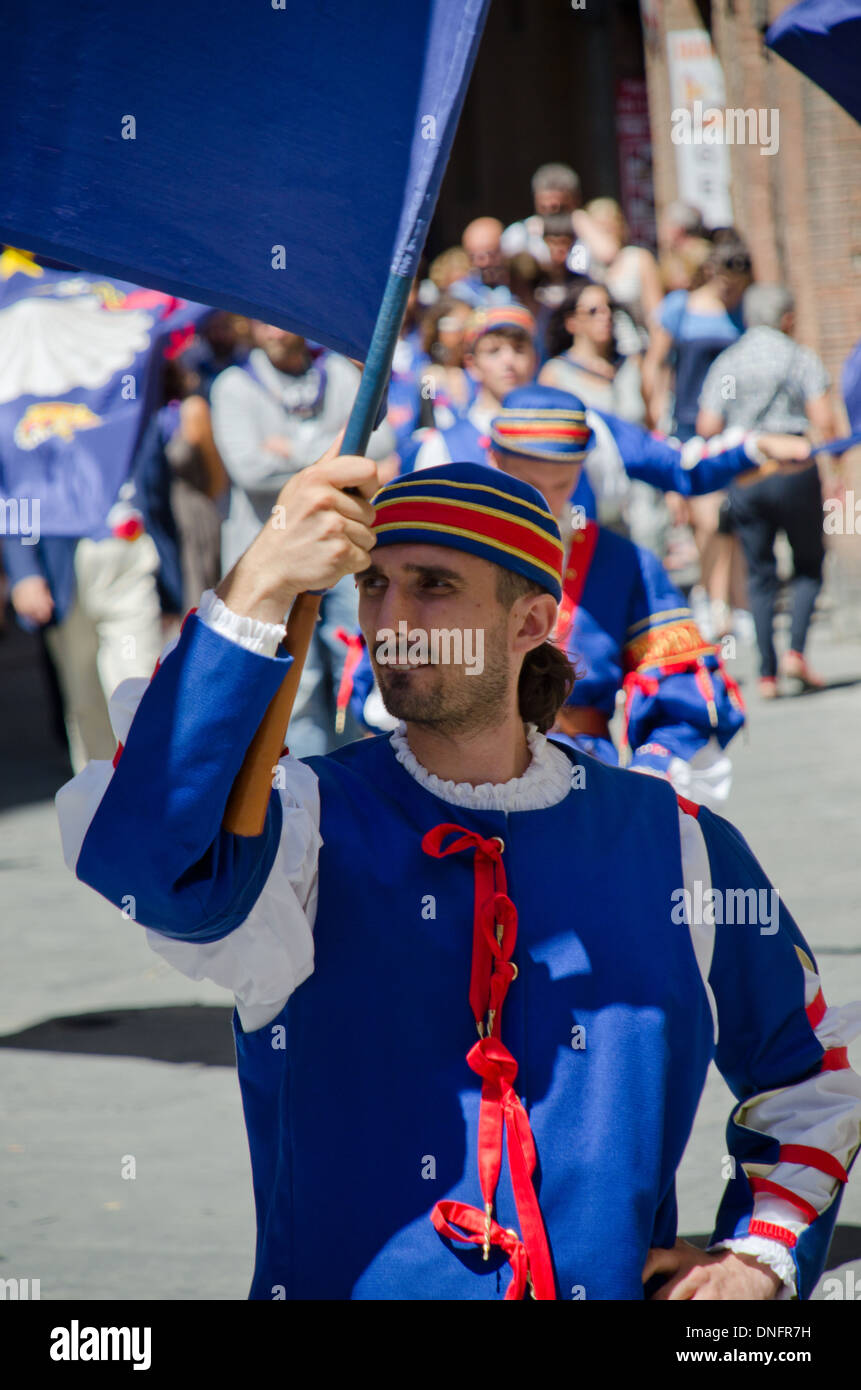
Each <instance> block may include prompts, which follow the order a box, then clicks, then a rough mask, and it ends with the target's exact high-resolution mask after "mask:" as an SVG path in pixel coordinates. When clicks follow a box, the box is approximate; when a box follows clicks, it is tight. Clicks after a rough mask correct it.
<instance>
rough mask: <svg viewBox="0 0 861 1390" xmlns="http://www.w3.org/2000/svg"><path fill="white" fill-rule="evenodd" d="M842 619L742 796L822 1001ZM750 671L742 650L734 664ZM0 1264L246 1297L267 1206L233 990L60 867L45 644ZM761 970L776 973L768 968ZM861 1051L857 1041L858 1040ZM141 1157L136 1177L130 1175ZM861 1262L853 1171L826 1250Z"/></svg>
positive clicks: (0, 1024)
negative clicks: (805, 944) (253, 1153)
mask: <svg viewBox="0 0 861 1390" xmlns="http://www.w3.org/2000/svg"><path fill="white" fill-rule="evenodd" d="M853 631H857V629H854V628H853V625H852V624H850V625H849V627H848V629H847V627H846V625H845V624H844V623H842V622H835V621H833V620H832V619H831V618H829V617H828V616H825V617H824V618H822V619H820V620H819V621H818V623H817V625H816V628H815V630H814V634H813V638H812V642H811V649H810V655H811V658H812V660H813V663H814V664H815V665H818V667H819V668H820V669H821V670H822V671H823V673H824V674H825V675H826V676H828V678H829V679H830V680H831V681H832V682H834V685H833V687H832V688H831V689H829V690H828V691H827V692H825V693H823V694H820V695H815V696H808V697H804V698H801V699H796V700H789V699H786V700H781V701H779V702H777V703H775V704H773V705H763V704H761V703H759V702H758V700H757V696H756V693H755V691H754V690H753V686H752V683H751V681H750V679H748V680H747V681H746V683H745V687H744V688H745V693H746V695H747V697H748V703H749V707H750V730H749V735H748V738H747V741H746V742H743V741H741V740H738V741H737V743H736V745H735V748H736V751H735V760H736V781H735V788H734V791H733V797H732V801H731V804H730V807H729V812H728V814H729V815H730V818H731V819H733V820H734V821H735V822H736V823H737V824H738V826H739V828H740V829H741V830H742V831H743V833H744V834H745V835H746V836H747V838H748V839H749V841H750V842H751V844H752V846H753V847H754V849H755V850H756V852H757V854H758V855H759V857H760V859H761V860H762V862H763V864H764V866H765V868H766V870H767V872H768V873H769V874H770V876H771V878H772V879H773V881H774V883H775V885H776V886H777V888H778V889H779V891H780V893H781V896H782V897H783V898H784V899H785V901H786V902H787V903H788V904H789V906H790V908H791V909H792V911H793V913H794V915H795V917H796V919H797V920H798V922H799V924H800V926H801V928H802V930H803V931H804V932H805V934H806V935H807V937H808V940H809V941H810V943H811V945H812V947H813V949H814V951H815V953H816V955H817V958H818V962H819V967H820V970H821V972H822V974H823V977H824V982H825V991H826V997H827V999H828V1002H829V1003H830V1004H841V1003H846V1002H848V1001H850V1000H852V999H856V998H861V922H859V913H858V901H859V897H861V849H860V848H859V838H858V819H859V809H861V776H859V768H861V684H859V682H861V641H859V639H858V637H857V636H856V635H853ZM733 669H734V671H735V673H736V674H739V675H742V676H744V675H745V674H747V675H748V676H749V674H750V670H751V662H750V653H749V652H748V651H746V650H745V649H744V648H743V647H742V648H740V649H739V654H738V658H737V661H736V662H735V663H734V667H733ZM0 768H2V773H0V777H2V780H3V788H2V793H0V912H1V913H2V959H3V962H4V966H3V972H2V983H0V1047H2V1048H3V1049H4V1052H3V1058H2V1063H0V1073H2V1077H3V1081H2V1085H0V1114H2V1121H0V1135H2V1138H0V1212H2V1224H0V1277H2V1278H10V1277H18V1278H31V1279H32V1278H38V1279H40V1280H41V1293H42V1297H43V1298H45V1299H58V1298H65V1297H72V1296H77V1297H84V1298H92V1299H104V1298H121V1299H131V1298H149V1299H241V1298H244V1297H245V1296H246V1293H247V1289H248V1284H249V1279H250V1275H251V1268H252V1258H253V1245H254V1219H253V1207H252V1197H251V1182H250V1171H249V1163H248V1154H247V1147H246V1140H245V1131H244V1126H243V1122H242V1114H241V1108H240V1100H239V1091H238V1086H237V1081H236V1075H235V1072H234V1070H233V1065H232V1042H231V1036H230V1022H229V1018H230V1012H229V1009H230V1001H229V999H228V998H227V996H226V995H225V994H224V992H223V991H221V990H220V989H218V988H216V987H215V986H210V985H206V984H203V985H195V984H192V983H191V982H190V981H187V980H185V979H184V978H183V977H182V976H180V975H178V974H175V973H173V972H172V971H170V970H169V968H168V967H167V966H166V965H164V964H163V963H161V962H160V960H159V958H158V957H156V956H154V955H153V954H152V953H151V952H150V951H149V949H148V947H147V945H146V943H145V940H144V937H143V933H142V932H141V931H140V929H138V928H136V927H135V926H134V925H133V924H131V923H129V922H126V921H124V920H123V919H122V918H121V916H120V915H119V914H118V913H117V912H116V911H115V910H113V909H112V908H110V907H109V906H108V905H107V904H106V903H104V902H103V901H102V900H101V899H98V898H97V897H96V896H95V895H94V894H93V893H91V892H90V891H89V890H88V889H86V888H84V887H83V886H82V885H80V884H78V883H77V882H76V881H75V880H74V879H73V878H72V876H71V875H70V874H69V873H68V872H67V870H66V869H65V867H64V865H63V863H62V859H61V855H60V847H59V836H58V832H57V827H56V821H55V815H54V809H53V805H52V802H51V800H50V796H51V794H52V792H53V791H54V790H55V789H56V788H57V786H59V785H60V784H61V782H62V781H63V780H65V778H66V777H67V776H68V775H69V773H68V768H67V765H66V763H65V759H64V755H63V753H62V751H61V750H60V748H59V746H58V745H57V744H56V742H55V741H54V738H53V735H52V730H51V727H50V721H49V718H48V714H47V702H46V700H45V699H44V698H43V695H42V676H41V672H40V671H39V669H38V664H37V662H36V659H35V644H34V643H33V642H32V641H31V640H29V639H27V638H25V637H23V636H22V635H21V634H19V633H17V632H11V633H10V634H9V635H8V636H7V637H6V638H5V639H3V640H2V641H0ZM762 987H763V988H764V989H767V988H768V981H767V980H763V982H762ZM850 1056H851V1057H852V1060H853V1063H854V1065H855V1066H856V1067H857V1068H861V1045H859V1044H855V1045H854V1046H853V1048H852V1049H851V1051H850ZM730 1104H731V1098H730V1095H729V1092H728V1091H727V1088H726V1086H725V1085H724V1083H723V1081H722V1080H721V1078H720V1077H719V1076H718V1075H716V1074H713V1075H712V1076H711V1078H710V1081H709V1085H708V1088H707V1091H706V1094H705V1096H704V1099H703V1102H702V1106H701V1109H700V1114H699V1117H698V1120H697V1124H696V1128H695V1131H694V1134H693V1137H692V1139H691V1142H690V1145H689V1148H688V1152H687V1155H686V1157H685V1161H684V1164H683V1166H682V1169H681V1172H680V1177H679V1205H680V1217H681V1230H682V1232H683V1233H684V1234H686V1235H704V1234H706V1233H708V1232H709V1231H710V1229H711V1225H712V1219H713V1216H714V1212H715V1210H716V1207H717V1203H718V1200H719V1196H720V1192H721V1189H722V1177H721V1161H722V1156H723V1154H724V1147H725V1146H724V1126H725V1123H726V1118H727V1115H728V1113H729V1109H730ZM132 1164H133V1166H134V1174H135V1175H134V1177H131V1176H124V1172H125V1174H129V1173H130V1172H131V1170H132ZM850 1262H852V1263H853V1266H854V1268H855V1270H856V1271H858V1272H859V1273H861V1173H859V1172H856V1173H855V1175H854V1179H853V1181H852V1182H850V1184H849V1189H848V1192H847V1194H846V1197H845V1199H844V1202H843V1207H842V1211H841V1216H840V1226H839V1231H838V1237H837V1240H836V1241H835V1245H834V1247H833V1249H832V1260H831V1263H832V1264H833V1265H834V1264H836V1265H838V1266H841V1267H843V1266H846V1265H847V1264H848V1263H850Z"/></svg>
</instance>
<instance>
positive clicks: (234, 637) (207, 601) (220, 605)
mask: <svg viewBox="0 0 861 1390" xmlns="http://www.w3.org/2000/svg"><path fill="white" fill-rule="evenodd" d="M197 616H198V617H199V618H200V620H201V622H204V623H206V626H207V627H209V628H212V630H213V632H218V633H220V635H221V636H222V637H227V638H228V639H229V640H230V641H231V642H236V643H237V645H238V646H240V647H244V648H245V650H246V651H249V652H257V654H258V655H259V656H274V655H275V653H276V652H277V650H278V644H279V642H283V641H284V638H285V636H286V634H287V629H286V627H285V626H284V624H283V623H261V622H260V621H258V619H257V618H244V617H240V615H239V614H238V613H234V612H232V610H231V609H230V608H228V607H227V604H226V603H224V602H223V601H222V600H221V599H220V598H216V596H215V592H214V591H213V590H212V589H207V590H206V592H205V593H204V594H203V596H202V597H201V600H200V603H199V604H198V606H197Z"/></svg>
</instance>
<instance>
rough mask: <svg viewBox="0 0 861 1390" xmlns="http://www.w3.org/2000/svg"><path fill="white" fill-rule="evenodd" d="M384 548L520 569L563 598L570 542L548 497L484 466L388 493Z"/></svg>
mask: <svg viewBox="0 0 861 1390" xmlns="http://www.w3.org/2000/svg"><path fill="white" fill-rule="evenodd" d="M374 506H375V508H376V518H375V521H374V531H375V532H376V536H377V547H379V546H381V545H404V544H409V543H412V544H414V545H443V546H446V547H448V548H449V549H451V550H466V551H468V552H469V553H470V554H471V555H478V556H480V557H481V559H482V560H489V561H490V562H491V564H494V565H500V566H501V567H502V568H503V569H507V570H514V571H515V573H517V574H522V575H524V576H525V577H526V578H527V579H533V580H534V581H535V583H536V584H540V585H541V587H542V589H546V590H547V592H548V593H549V594H552V595H553V597H554V598H555V599H556V602H557V603H558V602H559V600H560V599H561V597H562V583H561V574H562V539H561V537H560V534H559V527H558V526H557V525H556V522H555V520H554V518H553V516H552V515H551V513H550V511H549V510H548V508H547V503H546V502H545V500H544V498H543V497H542V496H541V493H540V492H538V490H537V489H536V488H534V487H530V485H529V483H523V482H521V481H520V479H519V478H512V477H511V475H510V474H509V473H502V472H500V471H499V470H498V469H496V468H488V466H487V465H486V464H483V463H444V464H441V465H440V466H439V467H438V468H424V469H422V470H421V472H419V473H411V474H410V475H409V476H408V477H406V478H399V479H397V480H396V481H395V482H393V483H388V484H387V485H386V486H385V487H383V488H381V489H380V491H379V492H378V493H377V495H376V497H375V498H374Z"/></svg>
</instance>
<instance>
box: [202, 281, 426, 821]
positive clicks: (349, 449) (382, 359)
mask: <svg viewBox="0 0 861 1390" xmlns="http://www.w3.org/2000/svg"><path fill="white" fill-rule="evenodd" d="M411 284H412V277H411V276H404V275H398V274H396V273H395V272H394V271H392V273H391V274H390V275H389V278H388V280H387V282H386V288H385V292H384V294H383V299H382V303H381V304H380V312H379V314H378V315H377V321H376V323H375V325H374V332H373V336H372V337H371V343H370V346H369V348H368V358H367V361H366V363H365V370H364V372H363V373H362V379H361V381H360V383H359V390H358V392H357V394H356V399H355V401H354V403H353V409H352V411H351V412H350V418H349V420H348V421H347V428H346V430H345V432H344V441H343V443H342V445H341V454H342V455H344V454H364V452H365V450H366V449H367V447H368V440H369V439H370V437H371V434H372V432H373V428H374V423H375V421H376V418H377V412H378V411H379V408H380V404H381V402H382V400H383V396H384V394H385V390H386V386H387V384H388V380H389V372H390V370H391V365H392V357H393V355H394V351H395V346H396V344H397V341H398V334H399V332H400V328H401V323H402V322H403V317H404V311H405V309H406V306H407V298H408V297H409V292H410V285H411ZM319 610H320V595H319V594H299V596H298V598H297V599H296V600H295V602H294V604H293V607H292V608H291V609H290V614H289V617H288V619H287V640H286V647H287V650H288V652H289V653H290V655H291V656H292V658H293V661H292V664H291V666H290V669H289V671H288V672H287V675H286V676H285V677H284V680H283V682H282V684H281V687H280V689H279V690H278V691H277V692H276V694H275V695H274V696H273V698H272V700H271V701H270V704H269V707H268V709H267V710H266V713H265V714H264V716H263V719H262V721H261V724H260V727H259V728H258V730H257V733H256V734H255V735H254V738H253V739H252V741H251V743H250V745H249V747H248V751H247V752H246V754H245V758H244V760H243V763H242V767H241V768H240V769H239V772H238V774H237V776H236V780H235V782H234V783H233V787H232V789H231V792H230V796H229V798H228V802H227V808H226V810H225V813H224V819H223V822H222V824H223V826H224V829H225V830H227V831H229V832H230V833H231V834H233V835H249V836H253V835H260V834H262V833H263V826H264V824H265V821H266V808H267V806H268V805H269V796H270V793H271V791H272V776H273V769H274V768H275V765H276V764H277V762H278V759H279V758H280V756H281V751H282V749H283V747H284V740H285V736H286V732H287V725H288V723H289V721H290V715H291V712H292V710H293V705H294V703H295V700H296V692H297V690H298V688H299V680H300V677H301V675H302V667H303V666H304V664H305V659H306V657H307V655H308V648H309V647H310V645H311V639H312V637H313V636H314V628H315V627H316V624H317V617H318V614H319Z"/></svg>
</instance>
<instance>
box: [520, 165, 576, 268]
mask: <svg viewBox="0 0 861 1390" xmlns="http://www.w3.org/2000/svg"><path fill="white" fill-rule="evenodd" d="M532 203H533V208H534V211H533V213H532V215H531V216H529V217H525V218H524V219H523V221H522V222H512V223H511V225H510V226H509V227H506V229H505V231H504V232H503V234H502V249H503V251H504V253H505V255H506V256H517V255H519V254H520V252H522V251H528V252H529V254H530V256H534V258H535V260H537V261H538V262H539V264H540V265H542V266H547V265H549V264H550V251H549V248H548V247H547V245H546V243H545V241H544V218H545V217H554V216H558V215H560V214H562V213H564V214H565V215H566V217H567V219H568V221H569V222H570V221H571V214H572V213H573V212H574V211H575V209H576V208H578V207H579V206H580V180H579V178H578V177H577V175H576V174H575V172H574V170H573V169H571V168H570V167H569V166H568V165H567V164H542V165H541V168H540V169H536V171H535V173H534V174H533V175H532Z"/></svg>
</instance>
